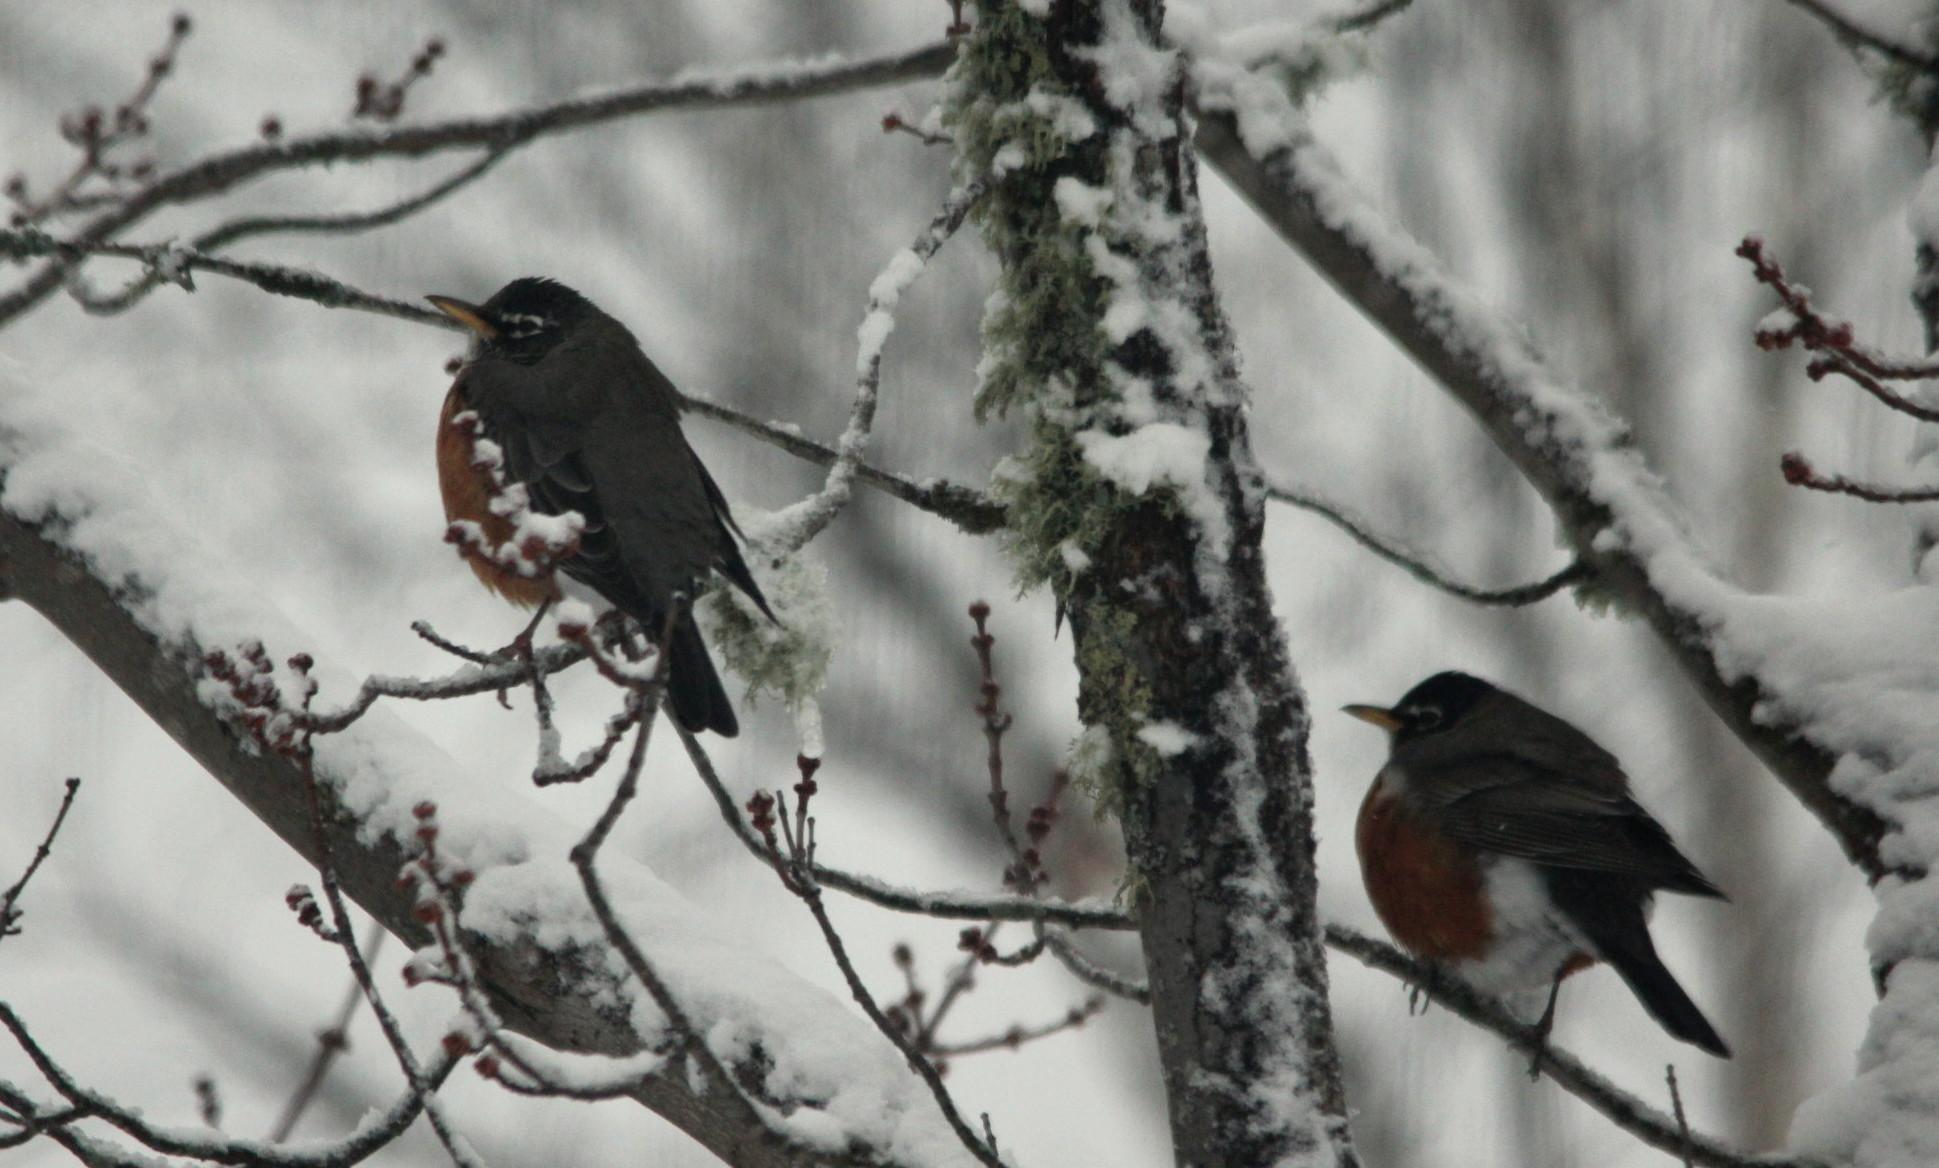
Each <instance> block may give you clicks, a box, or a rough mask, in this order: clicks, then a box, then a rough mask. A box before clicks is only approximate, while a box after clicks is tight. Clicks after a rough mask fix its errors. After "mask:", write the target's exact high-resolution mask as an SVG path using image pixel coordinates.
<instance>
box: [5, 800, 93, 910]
mask: <svg viewBox="0 0 1939 1168" xmlns="http://www.w3.org/2000/svg"><path fill="white" fill-rule="evenodd" d="M63 785H64V786H65V787H66V793H65V794H63V795H62V796H61V805H60V807H59V808H58V809H57V810H56V811H55V812H54V822H52V823H50V824H48V825H47V834H46V835H45V836H42V837H41V841H40V846H39V847H37V848H35V849H34V856H33V859H31V860H28V861H27V868H26V870H25V871H23V872H21V874H20V879H18V880H16V881H14V882H13V884H12V885H10V886H9V887H8V888H7V891H6V892H4V893H0V940H5V939H6V938H8V937H11V936H13V935H14V934H15V933H18V932H19V931H20V928H19V926H17V925H16V924H14V922H15V921H18V920H19V919H20V909H19V908H18V907H16V906H17V905H18V904H19V903H20V894H21V893H23V892H25V891H26V890H27V882H28V881H29V880H32V879H33V878H34V873H35V872H38V871H39V870H40V866H41V864H42V863H44V862H45V861H46V860H47V857H48V856H50V855H52V854H53V851H54V837H55V836H57V835H59V834H60V833H61V824H63V823H66V822H67V811H68V808H70V807H72V806H74V796H76V795H78V794H80V793H81V780H80V779H78V778H70V779H68V780H67V781H66V783H65V784H63Z"/></svg>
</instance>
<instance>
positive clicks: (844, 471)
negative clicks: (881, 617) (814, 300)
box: [760, 180, 986, 557]
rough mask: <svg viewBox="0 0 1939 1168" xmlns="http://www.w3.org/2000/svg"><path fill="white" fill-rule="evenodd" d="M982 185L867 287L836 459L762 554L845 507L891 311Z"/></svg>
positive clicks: (955, 195)
mask: <svg viewBox="0 0 1939 1168" xmlns="http://www.w3.org/2000/svg"><path fill="white" fill-rule="evenodd" d="M985 185H986V184H985V183H984V182H982V181H981V180H978V181H973V182H968V183H965V184H963V185H962V186H960V187H957V188H956V189H955V190H953V191H951V192H950V193H949V197H948V198H946V199H944V200H943V207H942V210H940V211H938V212H936V215H935V217H934V218H933V219H931V220H930V221H929V225H928V226H927V227H925V228H923V231H922V234H921V235H918V236H917V237H916V240H915V242H914V243H912V244H911V245H909V246H908V247H907V248H904V249H903V250H901V251H899V252H897V253H895V255H893V256H891V257H890V259H889V262H888V265H887V266H886V267H884V268H883V269H882V272H881V274H880V275H878V276H876V278H875V280H874V282H873V283H871V284H870V285H869V299H868V308H867V309H866V310H865V311H864V312H863V314H862V324H861V327H860V328H859V329H857V330H856V355H855V399H854V401H853V403H852V404H851V405H850V406H849V411H848V425H847V427H846V428H844V429H843V430H842V435H841V438H840V439H838V440H837V441H836V443H835V460H834V462H833V463H832V464H831V465H830V466H829V468H828V477H827V478H826V479H825V480H824V481H823V483H822V486H821V489H820V490H819V491H816V492H815V493H814V494H812V495H810V496H808V497H807V498H805V499H802V500H800V501H799V502H796V503H794V504H792V505H790V506H788V507H786V508H783V509H782V510H781V511H779V512H776V513H775V515H774V516H773V517H772V519H771V520H770V521H769V524H768V528H767V531H768V534H767V535H766V536H765V541H766V542H765V545H764V546H763V547H762V548H761V549H760V550H761V551H762V552H763V553H764V554H767V555H772V556H775V557H780V556H785V555H789V554H792V553H794V552H797V551H799V550H801V549H802V548H803V547H806V546H807V544H808V541H810V540H812V539H814V538H815V537H816V536H817V535H820V534H821V533H822V531H823V530H825V529H826V528H827V527H828V525H829V524H830V523H832V522H834V520H835V517H836V516H837V515H839V514H841V512H842V509H843V508H844V507H846V506H847V505H848V500H849V497H850V495H851V494H852V492H853V490H854V482H855V477H856V467H857V466H858V465H860V463H861V461H862V455H863V454H865V453H867V451H868V443H869V435H870V432H871V431H872V430H873V429H874V426H875V403H876V401H877V400H878V398H879V396H880V390H881V387H882V346H883V345H885V344H887V343H888V340H889V333H890V332H891V331H892V330H893V329H894V328H895V308H896V304H897V303H898V302H899V301H900V300H901V299H902V294H903V293H904V292H906V291H908V289H909V286H910V285H911V284H914V283H915V282H916V278H917V277H918V276H920V275H922V272H923V269H924V268H925V267H927V266H928V264H929V261H930V260H931V259H932V258H934V256H935V254H936V252H937V251H939V250H941V248H942V246H943V244H945V243H947V242H948V241H949V237H950V236H952V235H954V234H956V230H957V228H959V227H961V226H962V225H963V220H964V219H965V218H967V217H968V216H969V213H970V209H971V208H973V207H975V206H976V202H977V200H978V199H980V198H982V197H983V191H984V187H985Z"/></svg>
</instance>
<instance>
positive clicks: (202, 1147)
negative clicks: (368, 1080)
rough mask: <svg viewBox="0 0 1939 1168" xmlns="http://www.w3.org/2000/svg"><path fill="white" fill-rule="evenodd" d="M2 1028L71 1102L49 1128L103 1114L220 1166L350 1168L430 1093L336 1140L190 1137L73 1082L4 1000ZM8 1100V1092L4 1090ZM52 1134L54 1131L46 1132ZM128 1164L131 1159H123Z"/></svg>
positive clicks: (440, 1071) (439, 1071)
mask: <svg viewBox="0 0 1939 1168" xmlns="http://www.w3.org/2000/svg"><path fill="white" fill-rule="evenodd" d="M0 1027H4V1028H5V1029H6V1030H7V1031H8V1032H9V1033H11V1034H12V1035H13V1038H14V1041H15V1042H17V1043H19V1044H20V1049H21V1050H22V1051H24V1052H26V1055H27V1057H28V1059H29V1060H31V1061H32V1062H33V1064H34V1067H35V1069H36V1070H38V1071H39V1072H40V1073H41V1075H42V1077H44V1078H45V1079H46V1080H47V1081H48V1082H49V1083H51V1084H52V1085H53V1087H54V1090H55V1091H57V1092H59V1093H60V1095H61V1097H62V1098H63V1099H65V1100H67V1102H68V1103H69V1104H70V1105H71V1108H72V1109H71V1110H70V1111H68V1112H65V1113H61V1114H59V1115H55V1116H49V1115H43V1116H41V1120H40V1121H41V1123H42V1124H43V1125H44V1126H49V1127H51V1126H52V1125H54V1124H56V1123H59V1124H63V1125H64V1124H68V1123H73V1122H76V1121H78V1120H81V1119H88V1118H98V1119H102V1120H105V1121H106V1122H107V1123H109V1124H112V1125H113V1126H115V1127H116V1128H119V1129H120V1130H121V1131H123V1132H125V1133H127V1134H128V1135H129V1136H131V1137H133V1138H134V1139H135V1140H136V1141H137V1142H139V1143H140V1144H141V1145H142V1146H143V1147H146V1148H148V1149H149V1150H150V1151H153V1152H159V1153H161V1154H162V1155H164V1156H184V1157H189V1158H193V1159H198V1160H209V1161H213V1162H215V1163H218V1164H244V1165H263V1164H275V1165H277V1166H278V1168H348V1166H349V1165H352V1164H357V1163H359V1162H361V1161H363V1160H366V1159H368V1158H369V1157H371V1156H372V1155H374V1154H375V1153H377V1152H378V1151H381V1150H382V1149H383V1148H385V1147H387V1146H388V1145H389V1144H390V1143H391V1142H392V1141H394V1140H396V1139H397V1137H398V1136H400V1135H402V1134H403V1133H404V1131H405V1130H406V1129H407V1128H409V1127H410V1126H411V1124H413V1123H415V1122H416V1121H417V1117H418V1114H419V1113H420V1112H421V1111H423V1110H424V1101H425V1099H426V1098H428V1095H427V1094H425V1093H423V1092H419V1091H417V1090H415V1089H407V1090H405V1092H404V1093H403V1094H402V1095H401V1096H400V1097H399V1098H398V1099H397V1101H396V1102H394V1103H392V1104H391V1105H390V1107H389V1109H387V1110H386V1111H385V1112H384V1114H383V1116H382V1117H381V1118H379V1119H378V1120H376V1121H375V1122H372V1123H368V1124H366V1125H360V1126H359V1127H358V1129H357V1131H356V1134H354V1135H352V1136H350V1137H348V1138H346V1139H344V1140H342V1141H339V1142H337V1143H334V1144H326V1145H323V1146H321V1147H318V1146H313V1145H311V1146H303V1147H297V1148H280V1147H276V1146H275V1145H271V1144H266V1143H261V1142H258V1141H256V1140H243V1139H235V1138H232V1137H226V1136H191V1135H189V1134H187V1133H186V1132H185V1131H184V1130H183V1129H181V1128H175V1127H168V1128H162V1127H156V1126H153V1125H151V1124H150V1123H149V1122H148V1121H147V1120H146V1119H144V1118H142V1116H141V1115H140V1114H139V1113H137V1112H134V1111H131V1110H129V1109H127V1108H124V1107H122V1106H120V1105H119V1104H117V1103H116V1102H115V1101H114V1100H112V1099H110V1098H108V1097H107V1096H105V1095H102V1094H99V1093H97V1092H95V1091H90V1090H89V1089H87V1088H86V1087H83V1086H81V1085H80V1084H79V1083H77V1082H75V1081H74V1078H73V1076H71V1075H69V1074H68V1073H67V1072H66V1070H64V1069H63V1068H62V1067H61V1066H60V1064H59V1063H57V1062H55V1061H54V1059H53V1057H52V1056H51V1055H49V1054H48V1053H47V1051H46V1050H45V1049H44V1048H43V1047H41V1045H40V1043H39V1042H38V1041H37V1040H36V1039H35V1038H34V1037H33V1035H32V1033H31V1032H29V1031H28V1029H27V1025H26V1023H25V1022H23V1021H22V1020H21V1018H20V1016H19V1015H17V1014H15V1013H14V1012H13V1008H12V1007H11V1006H9V1005H8V1004H7V1003H5V1002H0ZM455 1066H457V1060H456V1059H454V1058H452V1057H450V1055H448V1054H446V1053H444V1052H439V1053H438V1054H437V1055H435V1056H434V1057H433V1058H432V1060H431V1062H430V1063H429V1064H428V1065H427V1066H426V1068H425V1072H424V1083H425V1085H426V1087H427V1088H428V1089H429V1090H430V1091H432V1092H435V1091H436V1090H437V1088H439V1087H441V1086H443V1085H444V1081H445V1080H446V1079H448V1078H449V1077H450V1076H451V1071H452V1068H454V1067H455ZM0 1098H4V1093H0ZM46 1134H48V1135H50V1136H52V1135H54V1134H55V1133H54V1132H52V1131H48V1132H46ZM123 1162H127V1159H126V1158H124V1160H123Z"/></svg>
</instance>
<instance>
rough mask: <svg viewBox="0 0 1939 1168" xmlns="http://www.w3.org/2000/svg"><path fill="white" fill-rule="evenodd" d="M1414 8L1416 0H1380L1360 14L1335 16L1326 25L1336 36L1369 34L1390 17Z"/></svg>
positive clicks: (1351, 13)
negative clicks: (1342, 34) (1341, 34)
mask: <svg viewBox="0 0 1939 1168" xmlns="http://www.w3.org/2000/svg"><path fill="white" fill-rule="evenodd" d="M1413 6H1414V0H1378V2H1377V3H1374V4H1370V5H1368V6H1367V7H1366V8H1363V9H1361V10H1360V11H1358V12H1349V13H1347V14H1345V15H1344V16H1335V17H1333V18H1332V19H1330V20H1328V21H1327V22H1326V23H1327V27H1328V28H1330V29H1332V30H1333V32H1334V33H1336V34H1339V33H1349V32H1369V31H1371V30H1372V29H1373V28H1374V27H1376V26H1377V25H1379V24H1380V23H1381V22H1382V21H1384V20H1386V19H1387V18H1388V17H1390V16H1397V15H1399V14H1400V13H1402V12H1405V11H1407V10H1408V9H1409V8H1411V7H1413Z"/></svg>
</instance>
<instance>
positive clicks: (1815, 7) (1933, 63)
mask: <svg viewBox="0 0 1939 1168" xmlns="http://www.w3.org/2000/svg"><path fill="white" fill-rule="evenodd" d="M1788 3H1790V5H1791V6H1792V7H1794V8H1798V9H1802V10H1803V11H1804V12H1805V13H1807V14H1808V15H1810V16H1812V17H1814V18H1816V19H1817V20H1820V21H1822V22H1824V25H1825V27H1827V28H1829V29H1831V31H1832V33H1833V34H1835V35H1836V36H1837V37H1838V39H1839V40H1841V41H1844V42H1845V43H1846V44H1848V45H1857V46H1859V47H1861V48H1867V49H1870V50H1872V51H1873V52H1875V53H1878V54H1880V55H1881V56H1885V57H1890V58H1891V59H1892V60H1894V61H1897V62H1898V63H1899V64H1901V65H1909V66H1911V67H1912V68H1914V69H1918V70H1921V71H1922V72H1926V73H1939V59H1935V58H1933V57H1931V56H1929V55H1927V54H1925V53H1922V52H1920V51H1918V50H1917V49H1914V48H1911V47H1909V46H1907V45H1904V44H1901V43H1899V42H1898V41H1895V40H1893V39H1891V38H1890V37H1887V36H1885V35H1883V34H1881V33H1876V32H1873V31H1872V30H1871V29H1868V28H1865V27H1864V26H1862V25H1860V24H1859V23H1858V22H1856V21H1854V20H1853V19H1852V18H1851V17H1849V16H1846V15H1845V14H1844V13H1842V12H1840V11H1838V10H1837V9H1836V8H1833V7H1832V6H1831V5H1829V4H1826V3H1824V2H1823V0H1788Z"/></svg>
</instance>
